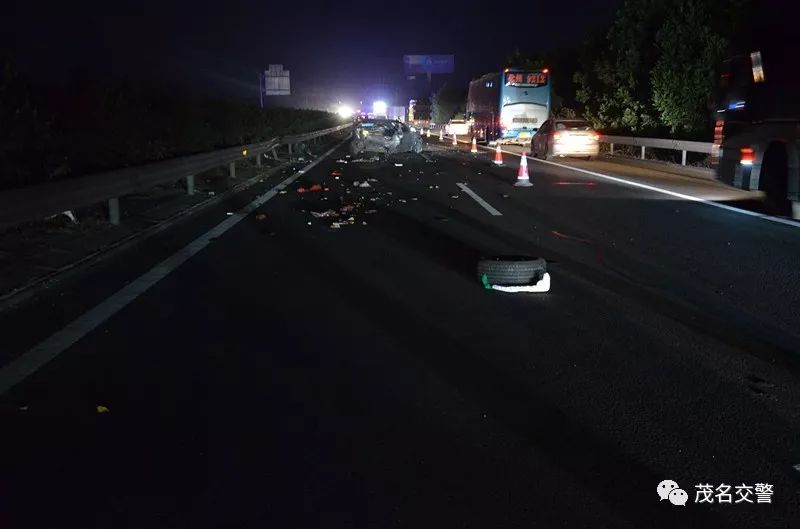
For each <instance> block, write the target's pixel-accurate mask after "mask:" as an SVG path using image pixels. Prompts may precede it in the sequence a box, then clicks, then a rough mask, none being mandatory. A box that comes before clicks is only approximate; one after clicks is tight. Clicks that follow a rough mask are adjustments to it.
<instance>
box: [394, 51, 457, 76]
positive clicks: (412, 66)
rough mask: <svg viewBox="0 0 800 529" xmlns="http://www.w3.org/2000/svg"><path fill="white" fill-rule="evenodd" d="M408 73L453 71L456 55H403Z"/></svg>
mask: <svg viewBox="0 0 800 529" xmlns="http://www.w3.org/2000/svg"><path fill="white" fill-rule="evenodd" d="M403 67H404V68H405V72H406V75H415V74H421V73H453V70H454V69H455V56H454V55H403Z"/></svg>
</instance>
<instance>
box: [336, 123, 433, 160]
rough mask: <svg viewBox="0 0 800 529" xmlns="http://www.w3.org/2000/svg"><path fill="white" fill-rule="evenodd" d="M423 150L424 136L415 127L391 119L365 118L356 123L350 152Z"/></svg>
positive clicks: (356, 153)
mask: <svg viewBox="0 0 800 529" xmlns="http://www.w3.org/2000/svg"><path fill="white" fill-rule="evenodd" d="M364 152H381V153H395V152H415V153H420V152H422V136H421V135H420V133H419V132H418V131H417V130H416V129H414V128H413V127H409V126H408V125H406V124H405V123H402V122H400V121H395V120H390V119H365V120H363V121H361V122H360V123H357V124H356V127H355V132H354V134H353V140H352V141H351V142H350V154H353V155H358V154H361V153H364Z"/></svg>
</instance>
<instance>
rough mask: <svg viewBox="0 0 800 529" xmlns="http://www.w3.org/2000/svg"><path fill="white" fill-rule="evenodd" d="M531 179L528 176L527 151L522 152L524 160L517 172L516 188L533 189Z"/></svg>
mask: <svg viewBox="0 0 800 529" xmlns="http://www.w3.org/2000/svg"><path fill="white" fill-rule="evenodd" d="M532 185H533V184H531V179H530V177H529V176H528V158H526V157H525V151H522V159H521V160H520V161H519V171H518V172H517V183H516V184H514V186H515V187H531V186H532Z"/></svg>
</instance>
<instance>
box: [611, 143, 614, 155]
mask: <svg viewBox="0 0 800 529" xmlns="http://www.w3.org/2000/svg"><path fill="white" fill-rule="evenodd" d="M611 156H614V144H613V143H612V144H611Z"/></svg>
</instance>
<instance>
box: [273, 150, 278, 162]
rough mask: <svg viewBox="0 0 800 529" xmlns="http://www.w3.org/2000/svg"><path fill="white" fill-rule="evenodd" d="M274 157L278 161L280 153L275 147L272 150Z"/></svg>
mask: <svg viewBox="0 0 800 529" xmlns="http://www.w3.org/2000/svg"><path fill="white" fill-rule="evenodd" d="M272 157H273V158H274V159H276V160H277V159H278V151H276V150H275V147H273V148H272Z"/></svg>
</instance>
